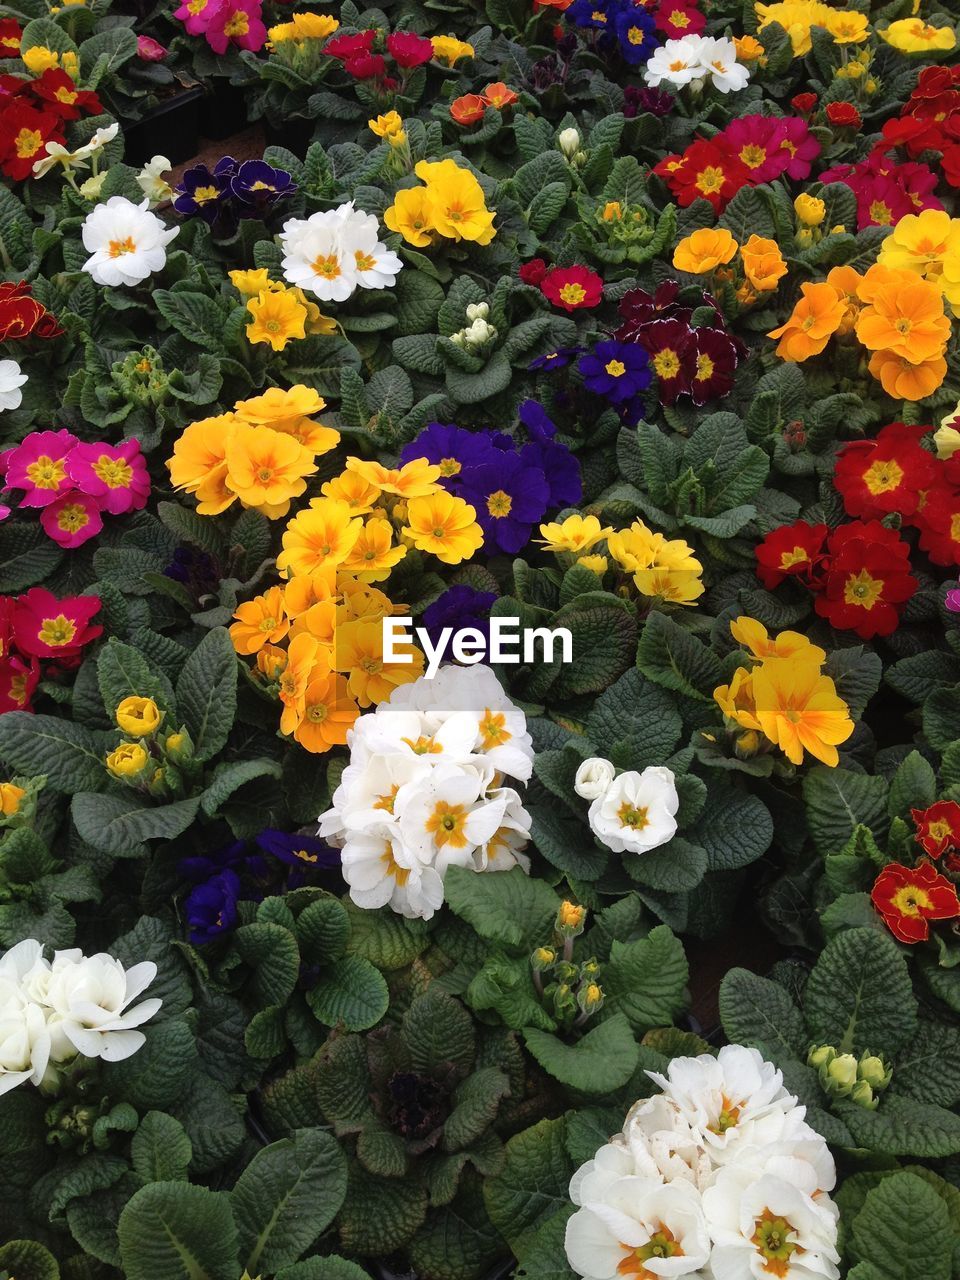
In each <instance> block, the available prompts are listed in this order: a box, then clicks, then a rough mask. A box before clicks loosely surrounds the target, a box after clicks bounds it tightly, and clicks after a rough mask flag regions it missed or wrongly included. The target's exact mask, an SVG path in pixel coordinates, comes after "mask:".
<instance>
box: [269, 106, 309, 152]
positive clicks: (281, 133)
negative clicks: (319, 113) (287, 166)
mask: <svg viewBox="0 0 960 1280" xmlns="http://www.w3.org/2000/svg"><path fill="white" fill-rule="evenodd" d="M264 133H265V134H266V138H267V142H268V144H269V145H270V146H272V147H286V149H287V150H288V151H292V152H293V154H294V155H295V156H299V157H300V158H301V159H303V157H304V156H305V155H306V154H307V148H308V147H309V146H310V143H311V142H312V141H313V121H312V120H307V119H305V118H304V117H303V116H290V118H289V119H288V120H284V121H283V122H282V124H274V123H273V122H272V121H270V120H265V121H264Z"/></svg>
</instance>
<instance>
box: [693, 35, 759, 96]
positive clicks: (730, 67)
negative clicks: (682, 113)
mask: <svg viewBox="0 0 960 1280" xmlns="http://www.w3.org/2000/svg"><path fill="white" fill-rule="evenodd" d="M698 38H699V39H700V41H701V45H700V62H701V65H702V66H703V67H704V69H705V70H706V72H707V74H708V75H709V77H710V82H711V84H712V85H713V87H714V88H715V89H716V90H717V91H718V92H719V93H734V92H736V90H738V89H743V88H744V87H745V86H746V85H747V83H748V81H749V79H750V68H749V67H745V66H744V65H743V63H742V62H738V61H737V46H736V45H735V44H734V43H733V41H732V40H731V39H729V37H727V36H721V37H720V38H719V39H716V38H714V37H713V36H700V37H698Z"/></svg>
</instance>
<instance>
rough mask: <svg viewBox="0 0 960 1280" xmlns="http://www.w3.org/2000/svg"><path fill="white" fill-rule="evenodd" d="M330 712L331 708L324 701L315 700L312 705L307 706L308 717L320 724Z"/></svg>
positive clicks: (314, 722)
mask: <svg viewBox="0 0 960 1280" xmlns="http://www.w3.org/2000/svg"><path fill="white" fill-rule="evenodd" d="M329 714H330V712H329V709H328V707H327V706H326V704H325V703H323V702H315V703H314V704H313V706H312V707H307V719H308V720H310V721H312V723H313V724H320V723H321V721H323V720H326V718H327V716H328V715H329Z"/></svg>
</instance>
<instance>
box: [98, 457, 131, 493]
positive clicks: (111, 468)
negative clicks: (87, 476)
mask: <svg viewBox="0 0 960 1280" xmlns="http://www.w3.org/2000/svg"><path fill="white" fill-rule="evenodd" d="M92 470H93V474H94V475H95V476H96V477H97V479H98V480H102V481H103V483H104V484H105V485H106V486H107V488H108V489H127V488H129V486H130V481H131V480H132V479H133V469H132V468H131V466H130V465H129V463H127V462H124V460H123V459H122V458H111V457H110V456H109V455H108V454H106V453H101V455H100V457H99V458H98V459H97V460H96V462H95V463H94V464H93V467H92Z"/></svg>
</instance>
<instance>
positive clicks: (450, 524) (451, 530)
mask: <svg viewBox="0 0 960 1280" xmlns="http://www.w3.org/2000/svg"><path fill="white" fill-rule="evenodd" d="M407 518H408V520H409V522H410V523H409V525H406V526H404V528H403V530H402V532H403V533H404V534H405V535H406V536H407V537H408V538H409V539H410V541H411V542H412V543H413V545H414V546H415V547H416V548H417V550H418V551H428V552H429V553H430V554H431V555H434V556H436V557H437V559H438V560H442V561H443V563H444V564H460V562H461V561H462V560H469V559H470V557H471V556H472V555H473V554H474V553H475V552H476V551H479V550H480V548H481V547H482V546H483V530H482V529H481V528H480V526H479V524H477V513H476V510H475V508H473V507H472V506H471V505H470V503H469V502H465V501H464V499H463V498H460V497H456V496H455V495H454V494H452V493H447V492H446V491H445V490H443V489H440V490H438V492H437V493H433V494H430V496H429V497H425V498H411V499H410V501H409V503H408V512H407Z"/></svg>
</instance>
